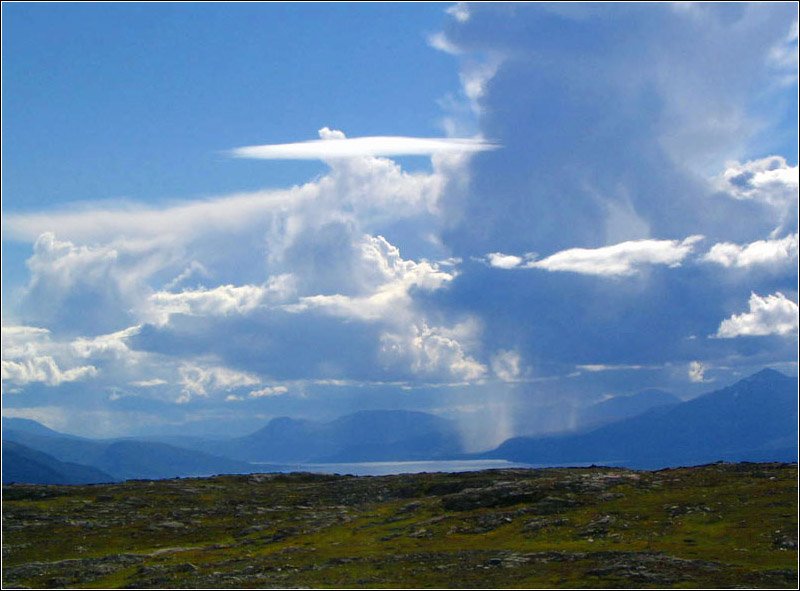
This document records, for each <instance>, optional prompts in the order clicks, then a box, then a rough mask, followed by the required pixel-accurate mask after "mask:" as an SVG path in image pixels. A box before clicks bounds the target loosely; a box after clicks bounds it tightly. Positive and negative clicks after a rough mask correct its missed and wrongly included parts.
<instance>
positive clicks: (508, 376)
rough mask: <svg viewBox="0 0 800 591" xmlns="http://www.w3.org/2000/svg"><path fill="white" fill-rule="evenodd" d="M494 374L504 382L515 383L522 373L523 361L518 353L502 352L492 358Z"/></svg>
mask: <svg viewBox="0 0 800 591" xmlns="http://www.w3.org/2000/svg"><path fill="white" fill-rule="evenodd" d="M492 372H494V375H496V376H497V377H498V378H500V379H501V380H502V381H504V382H515V381H517V380H518V379H519V377H520V374H521V372H522V359H521V358H520V355H519V353H518V352H517V351H506V350H500V351H498V352H497V353H495V354H494V356H492Z"/></svg>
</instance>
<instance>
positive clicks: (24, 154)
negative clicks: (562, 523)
mask: <svg viewBox="0 0 800 591" xmlns="http://www.w3.org/2000/svg"><path fill="white" fill-rule="evenodd" d="M797 68H798V14H797V6H796V5H795V4H794V3H754V4H741V3H736V4H705V3H692V2H688V3H687V2H680V3H659V4H651V3H648V4H628V3H622V4H595V3H592V4H576V3H554V4H538V3H533V4H500V3H490V4H475V5H473V4H468V3H458V4H439V3H435V4H433V3H430V4H416V3H415V4H402V5H400V4H366V5H364V4H200V3H198V4H191V3H190V4H157V5H151V4H147V5H145V4H135V3H133V4H121V5H111V4H91V3H90V4H17V3H14V4H4V5H3V74H2V75H3V122H4V125H3V147H4V148H5V149H4V150H3V161H2V164H3V187H2V188H3V201H2V239H3V241H2V248H3V259H2V279H3V282H2V325H3V326H2V378H3V383H2V401H3V402H2V411H3V416H15V417H26V418H32V419H35V420H39V421H41V422H43V423H44V424H46V425H48V426H50V427H52V428H55V429H59V430H62V431H67V432H71V433H76V434H82V435H90V436H98V437H112V436H121V435H155V434H180V435H205V436H215V437H219V436H230V435H237V434H244V433H247V432H249V431H252V430H255V429H256V428H258V427H260V426H263V425H264V424H265V423H266V422H267V421H269V420H270V419H271V418H274V417H278V416H292V417H298V418H308V419H314V420H329V419H332V418H335V417H337V416H341V415H344V414H347V413H350V412H353V411H356V410H361V409H409V410H421V411H425V412H430V413H434V414H437V415H440V416H443V417H446V418H450V419H452V420H454V421H456V423H457V424H458V425H459V427H460V429H461V432H462V435H463V438H464V443H465V445H466V447H467V448H468V449H471V450H478V449H486V448H490V447H493V446H495V445H497V444H499V443H501V442H502V441H503V440H505V439H506V438H508V437H511V436H514V435H526V434H537V433H545V432H554V431H560V430H564V429H570V428H573V427H574V426H575V421H576V416H578V413H579V412H580V409H581V408H583V407H585V406H586V405H589V404H592V403H595V402H597V401H600V400H604V399H608V398H611V397H615V396H628V395H631V394H635V393H636V392H638V391H641V390H643V389H646V388H661V389H664V390H667V391H669V392H672V393H674V394H676V395H677V396H679V397H681V398H683V399H689V398H692V397H694V396H697V395H700V394H702V393H704V392H708V391H711V390H713V389H716V388H719V387H722V386H725V385H727V384H730V383H732V382H734V381H736V380H738V379H740V378H742V377H744V376H746V375H749V374H750V373H753V372H755V371H758V370H760V369H762V368H764V367H773V368H775V369H778V370H780V371H783V372H785V373H787V374H790V375H797V346H798V290H797V284H798V271H797V263H798V163H797V159H798V137H797V125H798V121H797V111H798V103H797V96H798V80H797Z"/></svg>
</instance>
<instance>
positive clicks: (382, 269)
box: [285, 235, 455, 321]
mask: <svg viewBox="0 0 800 591" xmlns="http://www.w3.org/2000/svg"><path fill="white" fill-rule="evenodd" d="M359 251H360V263H361V265H360V267H361V269H360V274H359V275H360V276H359V277H358V279H361V281H364V282H366V284H367V289H368V293H367V294H365V295H358V296H348V295H342V294H333V295H313V296H304V297H301V298H300V301H299V302H298V303H297V304H290V305H288V306H285V309H286V310H287V311H290V312H304V311H307V310H311V309H317V310H320V311H323V312H326V313H328V314H331V315H333V316H341V317H345V318H355V319H359V320H367V321H369V320H381V319H384V320H385V319H386V318H387V316H389V315H393V316H395V317H397V315H400V316H404V315H406V314H407V313H408V309H409V306H410V305H411V294H410V291H411V290H412V289H413V288H419V289H424V290H428V291H433V290H436V289H439V288H441V287H443V286H444V285H445V284H447V283H448V282H450V281H452V280H453V278H454V277H455V272H447V271H443V270H441V269H440V268H439V265H438V264H436V263H431V262H428V261H426V260H422V261H419V262H416V261H412V260H406V259H403V258H402V257H401V256H400V250H399V249H398V248H397V247H396V246H394V245H392V244H391V243H389V242H388V241H387V240H386V239H385V238H384V237H383V236H370V235H365V236H364V237H363V238H362V240H361V244H360V248H359Z"/></svg>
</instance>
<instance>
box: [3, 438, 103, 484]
mask: <svg viewBox="0 0 800 591" xmlns="http://www.w3.org/2000/svg"><path fill="white" fill-rule="evenodd" d="M115 480H117V479H116V478H114V477H113V476H111V475H110V474H107V473H105V472H103V471H102V470H98V469H97V468H94V467H92V466H85V465H82V464H74V463H72V462H61V461H59V460H57V459H56V458H54V457H53V456H51V455H48V454H45V453H42V452H40V451H36V450H35V449H31V448H29V447H27V446H24V445H21V444H19V443H15V442H13V441H3V484H9V483H11V482H26V483H30V484H94V483H99V482H114V481H115Z"/></svg>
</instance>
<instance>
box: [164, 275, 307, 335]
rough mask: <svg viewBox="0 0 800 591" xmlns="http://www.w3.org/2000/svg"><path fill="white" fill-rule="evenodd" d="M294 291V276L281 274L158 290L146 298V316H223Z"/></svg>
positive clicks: (240, 311) (274, 300)
mask: <svg viewBox="0 0 800 591" xmlns="http://www.w3.org/2000/svg"><path fill="white" fill-rule="evenodd" d="M293 293H294V277H293V276H292V275H291V274H288V273H287V274H283V275H278V276H275V277H271V278H270V279H269V280H268V281H267V282H266V283H264V284H262V285H239V286H235V285H220V286H218V287H215V288H212V289H205V288H198V289H193V290H184V291H181V292H178V293H172V292H168V291H159V292H156V293H154V294H152V295H151V296H150V298H149V300H148V304H149V309H148V318H149V319H150V320H151V321H153V322H156V323H158V324H164V323H166V322H168V321H169V317H170V316H171V315H172V314H185V315H188V316H226V315H229V314H247V313H248V312H252V311H253V310H255V309H256V308H259V307H261V306H264V305H267V304H268V303H273V302H277V301H283V300H285V299H286V298H288V297H289V296H290V295H292V294H293Z"/></svg>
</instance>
